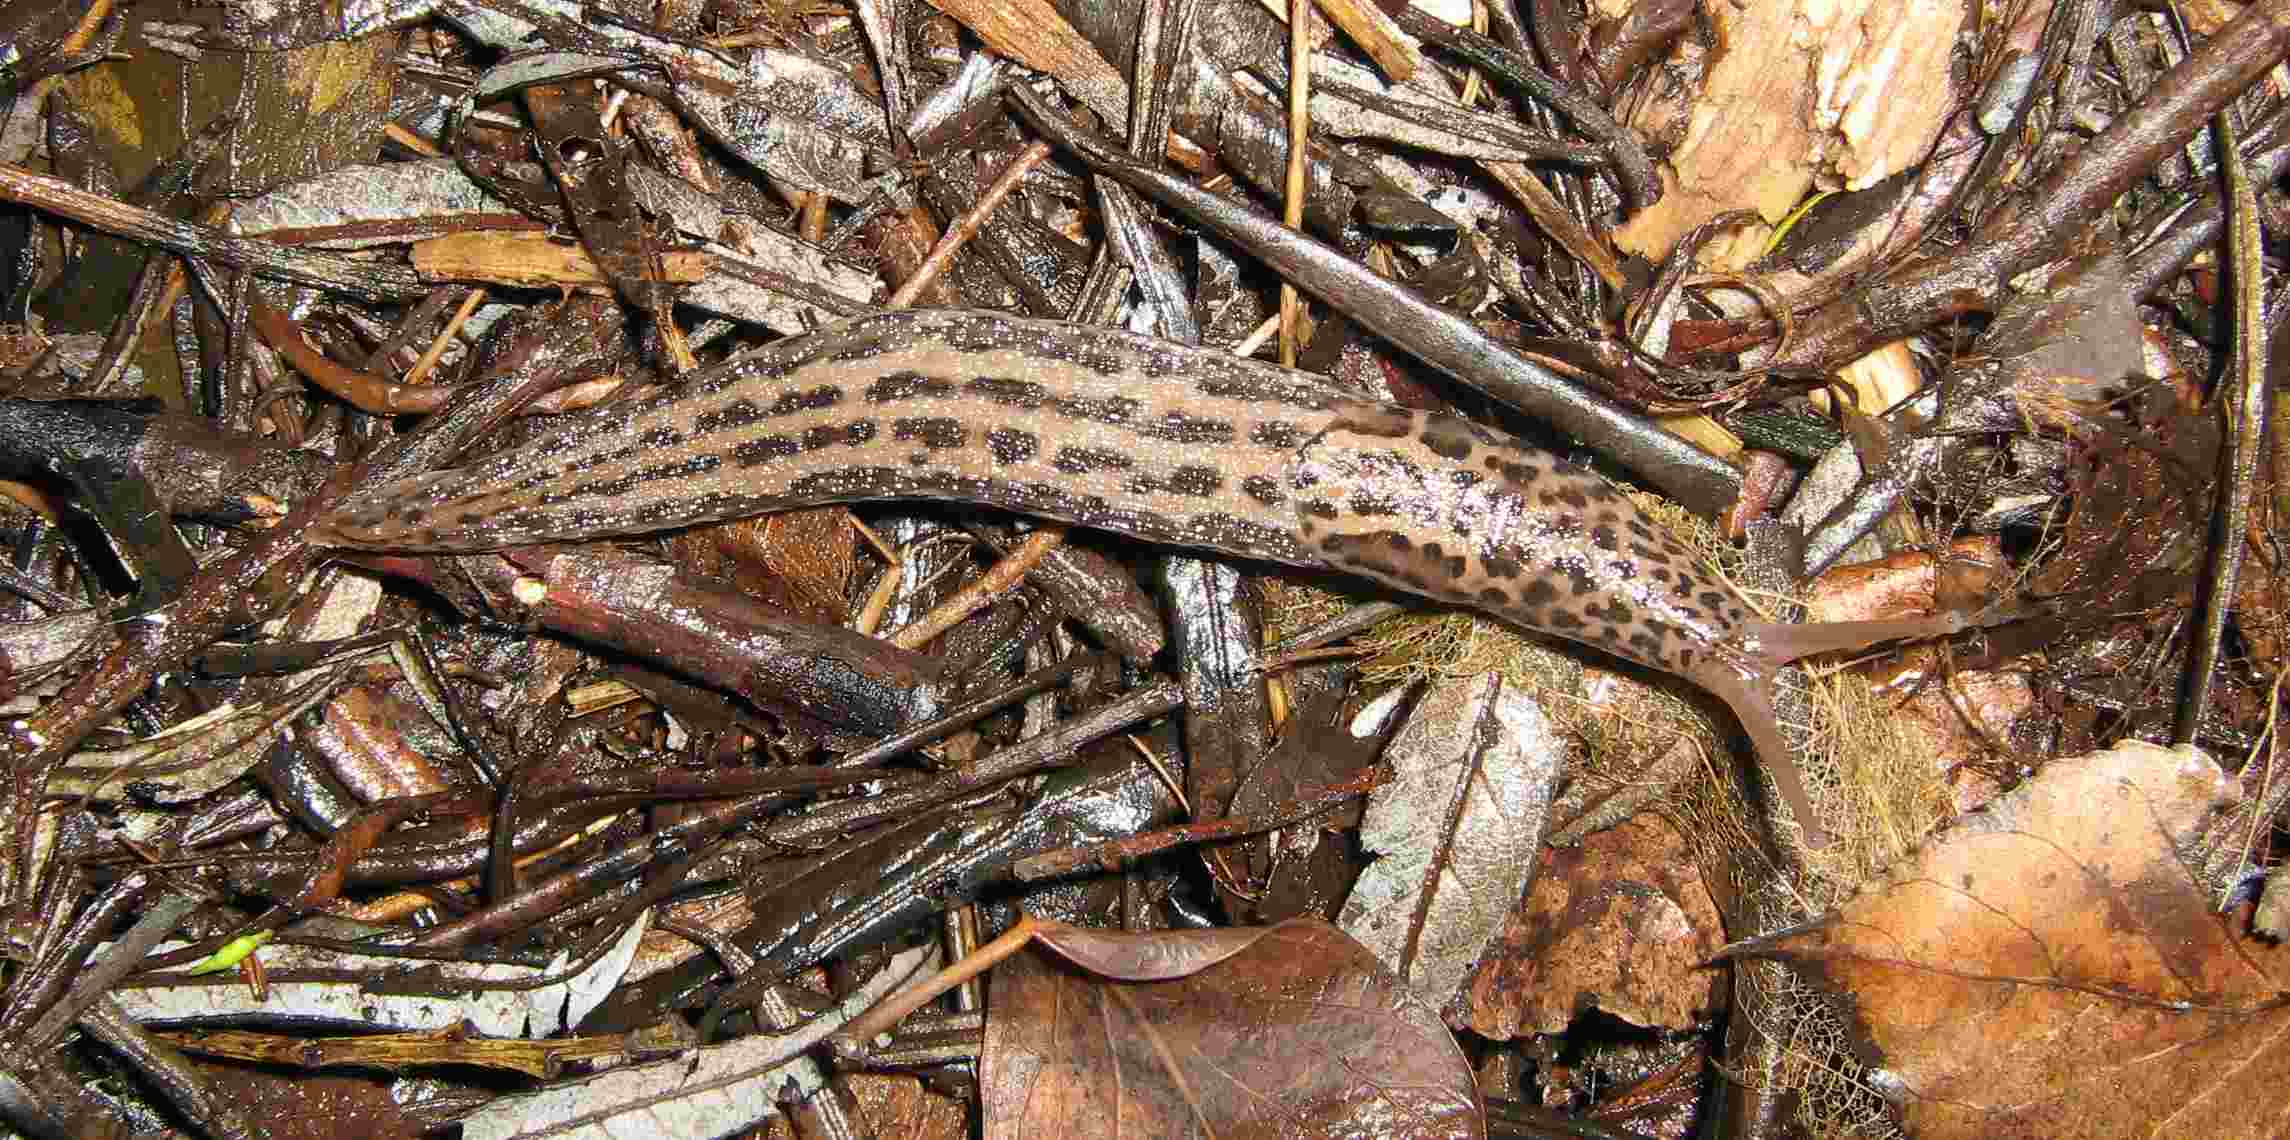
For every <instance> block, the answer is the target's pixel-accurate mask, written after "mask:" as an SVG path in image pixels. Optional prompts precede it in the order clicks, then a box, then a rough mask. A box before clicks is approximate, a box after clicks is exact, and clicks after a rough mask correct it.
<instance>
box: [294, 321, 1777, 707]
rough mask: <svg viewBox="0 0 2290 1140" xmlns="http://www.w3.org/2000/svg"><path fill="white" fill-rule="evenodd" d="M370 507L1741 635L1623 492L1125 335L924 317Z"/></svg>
mask: <svg viewBox="0 0 2290 1140" xmlns="http://www.w3.org/2000/svg"><path fill="white" fill-rule="evenodd" d="M568 421H569V422H567V423H565V424H564V425H562V426H561V427H558V428H556V429H555V430H553V431H552V432H550V433H548V434H546V435H544V436H543V437H542V438H540V439H536V440H534V441H532V442H530V443H528V444H526V445H525V446H522V447H519V448H517V449H515V450H513V451H510V452H507V453H503V454H500V455H496V456H493V457H491V458H487V459H483V460H480V461H478V462H476V463H474V464H472V465H470V466H468V467H463V468H459V469H455V470H448V471H439V472H433V473H430V474H428V475H423V476H419V477H416V478H413V479H408V480H403V481H400V482H397V483H393V484H390V485H388V486H384V487H379V488H375V489H372V490H369V491H366V492H364V493H361V494H358V495H355V496H353V497H352V498H351V499H350V500H349V501H348V502H346V503H345V504H344V505H343V506H342V507H340V508H339V509H338V510H337V511H336V512H335V513H334V514H333V515H332V516H331V517H329V518H328V519H326V520H325V521H324V522H323V523H322V528H323V529H324V530H325V531H327V532H328V533H327V536H326V537H327V538H328V539H329V540H330V541H333V542H336V543H339V544H343V545H353V546H361V547H372V548H387V549H396V550H439V551H445V550H459V551H467V550H482V549H496V548H500V547H505V546H516V545H523V544H528V543H536V542H550V541H564V540H571V539H585V538H595V537H598V536H601V535H607V534H629V533H636V532H641V531H650V530H660V529H663V528H667V527H676V526H684V525H687V524H691V523H698V522H705V521H709V520H715V519H726V518H736V517H739V516H742V515H750V514H757V513H760V512H764V511H774V510H783V509H786V508H789V507H798V506H810V505H815V504H819V503H830V502H849V501H854V500H866V499H944V500H954V501H960V502H969V503H982V504H987V505H991V506H996V507H1002V508H1006V509H1009V510H1013V511H1021V512H1024V513H1027V514H1034V515H1041V516H1044V517H1048V518H1056V519H1063V520H1065V521H1067V522H1073V523H1078V524H1081V525H1083V526H1089V527H1096V528H1100V529H1104V530H1110V531H1117V532H1120V533H1122V534H1128V535H1134V536H1136V537H1138V538H1142V539H1147V540H1150V541H1153V542H1158V543H1167V544H1170V545H1175V546H1189V547H1198V548H1203V549H1208V550H1216V551H1222V552H1224V553H1227V554H1235V555H1240V556H1243V557H1248V558H1261V559H1269V560H1271V561H1275V562H1285V563H1290V564H1294V565H1302V566H1325V567H1330V568H1334V569H1337V570H1344V571H1349V572H1352V573H1357V574H1362V575H1365V576H1367V577H1370V578H1374V579H1376V580H1377V581H1380V582H1384V583H1387V584H1389V585H1391V586H1393V587H1395V588H1398V589H1401V590H1405V591H1407V592H1409V593H1413V594H1419V595H1422V596H1424V597H1429V598H1435V599H1438V600H1440V601H1444V602H1454V603H1457V604H1460V605H1466V606H1471V607H1474V608H1477V609H1481V610H1485V611H1487V612H1489V613H1492V614H1495V615H1497V616H1500V617H1503V618H1506V619H1509V620H1511V621H1513V622H1516V623H1518V624H1520V625H1522V626H1526V627H1528V628H1530V629H1537V630H1543V631H1546V632H1549V633H1554V634H1558V635H1560V636H1562V637H1568V638H1572V639H1574V640H1577V641H1581V642H1585V643H1588V644H1591V645H1594V646H1597V647H1598V648H1600V649H1604V650H1606V651H1608V652H1611V653H1615V654H1617V655H1620V656H1622V657H1626V658H1629V659H1631V660H1633V661H1638V662H1641V663H1643V664H1647V665H1651V666H1654V667H1656V668H1661V669H1666V670H1669V671H1672V672H1683V671H1685V670H1686V669H1688V668H1690V667H1691V666H1692V664H1693V661H1694V655H1695V653H1696V651H1697V649H1701V648H1702V647H1704V646H1706V645H1708V644H1710V643H1712V642H1714V641H1717V640H1719V639H1722V638H1723V637H1724V636H1725V635H1726V634H1727V633H1728V632H1729V631H1730V630H1731V629H1732V628H1733V626H1734V625H1735V624H1736V623H1738V622H1739V621H1741V620H1742V619H1743V617H1744V616H1745V615H1744V612H1743V610H1742V608H1741V605H1740V603H1739V602H1738V601H1736V600H1735V599H1734V598H1733V597H1732V595H1731V594H1730V593H1729V592H1728V591H1727V590H1726V589H1725V588H1724V587H1722V586H1720V585H1718V584H1717V583H1715V582H1714V581H1712V580H1710V579H1709V578H1708V577H1706V576H1705V575H1703V574H1702V573H1701V572H1700V571H1699V570H1698V569H1696V567H1695V565H1694V561H1693V559H1692V557H1691V556H1690V555H1689V554H1688V552H1687V551H1686V550H1685V548H1684V547H1683V546H1681V545H1680V544H1679V543H1678V542H1677V540H1676V539H1674V538H1671V537H1669V536H1668V535H1667V534H1665V533H1663V532H1662V531H1661V530H1659V529H1658V528H1656V527H1655V526H1654V525H1653V523H1651V522H1650V521H1649V520H1648V519H1647V518H1646V517H1645V516H1644V515H1643V514H1642V513H1641V512H1640V511H1639V510H1638V509H1637V508H1636V507H1635V506H1634V505H1633V504H1631V502H1630V501H1629V500H1628V499H1626V498H1624V497H1623V496H1622V495H1621V494H1619V493H1618V492H1616V491H1615V490H1614V489H1613V488H1612V487H1609V486H1608V485H1607V484H1606V483H1604V482H1603V481H1601V480H1599V479H1597V478H1595V477H1593V476H1591V475H1589V474H1588V473H1586V472H1584V471H1582V470H1581V469H1579V468H1576V467H1573V466H1571V465H1569V464H1567V463H1564V462H1562V461H1560V460H1558V459H1556V458H1555V457H1553V456H1551V455H1550V454H1548V453H1546V452H1543V451H1540V450H1537V449H1535V448H1531V447H1528V446H1526V445H1525V444H1522V443H1520V442H1518V441H1516V440H1513V439H1510V438H1508V437H1506V436H1503V435H1501V434H1499V433H1497V432H1494V431H1490V430H1488V429H1486V428H1483V427H1480V426H1478V425H1476V424H1473V423H1470V422H1468V421H1466V420H1462V419H1458V418H1456V417H1454V416H1448V415H1440V414H1436V413H1427V412H1416V411H1409V410H1406V409H1403V408H1399V407H1394V406H1391V405H1385V404H1378V403H1372V402H1368V401H1364V400H1357V399H1351V398H1347V397H1344V396H1341V395H1338V394H1336V393H1334V392H1332V391H1331V390H1330V389H1329V388H1328V387H1327V386H1326V385H1325V384H1323V383H1321V382H1320V381H1318V380H1316V379H1315V378H1313V377H1311V376H1309V375H1307V374H1305V373H1300V372H1293V371H1290V370H1288V369H1284V368H1279V367H1276V366H1273V365H1269V364H1263V363H1259V362H1256V361H1252V360H1244V359H1240V358H1237V357H1233V356H1231V355H1229V354H1220V353H1215V352H1208V351H1202V350H1195V349H1187V348H1184V347H1182V346H1179V345H1174V344H1170V343H1168V342H1164V341H1157V340H1153V339H1150V338H1146V337H1140V336H1134V335H1131V334H1127V333H1121V332H1115V331H1111V330H1106V329H1096V328H1085V327H1081V326H1075V325H1071V324H1065V323H1060V322H1055V321H1038V320H1027V319H1021V318H1014V317H1008V316H1003V315H1000V314H986V313H966V312H946V311H922V312H907V313H895V314H890V315H887V316H881V317H875V318H870V319H865V320H860V321H855V322H852V323H849V324H846V325H843V326H839V327H838V328H835V329H832V330H829V331H826V332H822V333H818V334H814V335H812V336H808V337H803V338H798V339H796V340H792V341H783V342H780V343H779V344H777V345H774V346H772V347H771V348H769V349H766V350H764V351H763V352H762V353H760V354H756V355H751V356H748V357H745V358H743V359H740V360H737V361H732V362H729V363H726V364H723V365H720V366H718V367H716V368H713V369H709V370H707V371H705V372H702V373H699V374H697V375H696V376H695V377H694V378H693V379H692V381H691V382H690V383H689V384H688V385H686V386H685V387H683V388H681V389H679V390H677V391H676V392H674V393H671V394H668V395H663V396H658V397H654V398H652V399H650V400H647V401H644V402H641V403H638V404H634V405H627V404H623V405H619V406H615V407H611V408H607V409H603V410H600V411H598V412H595V413H591V414H587V415H582V416H575V417H568Z"/></svg>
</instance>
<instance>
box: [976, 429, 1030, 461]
mask: <svg viewBox="0 0 2290 1140" xmlns="http://www.w3.org/2000/svg"><path fill="white" fill-rule="evenodd" d="M1041 448H1042V441H1041V440H1039V439H1037V438H1035V436H1034V433H1032V432H1030V431H1019V430H1018V429H1016V428H995V429H994V430H992V431H989V432H987V433H986V450H988V451H990V452H992V453H993V455H994V461H995V462H996V463H1024V462H1025V461H1026V460H1029V459H1032V458H1033V457H1034V454H1035V453H1036V452H1038V451H1040V450H1041Z"/></svg>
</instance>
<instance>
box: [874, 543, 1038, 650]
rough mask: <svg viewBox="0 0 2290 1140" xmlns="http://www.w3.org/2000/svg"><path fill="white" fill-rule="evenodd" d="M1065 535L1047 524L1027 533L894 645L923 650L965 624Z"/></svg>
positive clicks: (897, 636) (1017, 581)
mask: <svg viewBox="0 0 2290 1140" xmlns="http://www.w3.org/2000/svg"><path fill="white" fill-rule="evenodd" d="M1065 534H1066V528H1065V527H1063V526H1044V527H1043V528H1041V529H1040V530H1037V531H1035V532H1034V533H1032V534H1029V535H1027V536H1026V541H1024V542H1021V543H1019V544H1018V545H1017V546H1015V547H1012V548H1011V549H1010V552H1009V553H1008V554H1006V555H1003V556H1002V560H1001V561H999V562H996V563H995V564H994V565H992V566H990V567H988V568H987V569H986V572H985V573H984V574H980V575H979V576H978V577H977V579H976V580H975V581H973V582H971V583H970V584H969V585H967V586H964V587H962V588H961V589H960V590H957V591H955V593H954V596H953V597H950V598H948V599H946V600H945V601H943V602H940V603H939V604H938V605H937V606H935V607H933V608H932V609H931V611H930V612H929V613H927V614H924V615H922V616H921V617H919V618H917V619H915V620H914V622H913V623H912V624H910V625H908V626H907V627H906V628H904V629H902V630H899V631H898V632H897V633H894V634H892V635H891V644H892V645H896V646H898V647H899V648H901V649H920V648H922V647H923V646H925V645H928V644H930V639H931V638H934V637H937V636H938V635H939V634H942V633H945V632H946V631H947V630H950V629H953V628H954V627H955V626H956V625H959V624H961V622H962V619H964V618H966V617H969V616H970V615H971V614H974V613H977V612H978V611H979V610H982V609H985V608H986V607H987V606H990V605H993V604H994V602H995V601H996V600H997V599H999V598H1000V597H1001V596H1002V595H1004V594H1007V593H1009V592H1010V591H1012V590H1015V589H1017V588H1018V585H1019V584H1020V583H1022V582H1024V581H1025V580H1026V575H1027V574H1029V573H1031V572H1032V571H1033V569H1034V567H1036V566H1039V565H1041V564H1042V559H1044V558H1047V557H1049V555H1050V551H1053V550H1056V549H1057V548H1058V547H1060V546H1063V545H1064V544H1065Z"/></svg>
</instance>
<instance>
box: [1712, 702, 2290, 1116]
mask: <svg viewBox="0 0 2290 1140" xmlns="http://www.w3.org/2000/svg"><path fill="white" fill-rule="evenodd" d="M2233 788H2234V784H2233V783H2232V781H2230V780H2229V779H2228V778H2227V776H2226V775H2225V773H2223V772H2222V771H2220V769H2219V767H2218V765H2217V764H2215V763H2213V762H2212V761H2211V760H2210V759H2209V758H2208V757H2206V756H2203V755H2201V754H2200V753H2196V752H2191V751H2173V750H2166V749H2162V748H2158V747H2155V746H2153V745H2150V744H2145V743H2140V742H2136V741H2134V742H2132V743H2128V744H2124V745H2122V746H2120V747H2117V748H2114V749H2110V750H2108V751H2105V752H2099V753H2093V754H2091V755H2087V756H2082V757H2077V758H2074V759H2067V760H2056V761H2053V762H2052V763H2051V764H2049V765H2047V766H2046V767H2045V768H2044V769H2043V771H2042V772H2040V773H2038V774H2037V775H2036V777H2035V778H2034V779H2033V780H2031V781H2029V782H2028V783H2027V784H2025V785H2023V786H2021V787H2020V788H2018V789H2017V790H2015V791H2013V792H2011V793H2010V794H2008V795H2005V796H2003V797H2001V798H1999V799H1998V800H1996V801H1995V802H1994V803H1993V804H1991V805H1990V806H1989V808H1988V809H1987V810H1986V811H1985V812H1982V813H1979V814H1976V815H1973V816H1970V817H1968V818H1967V819H1966V820H1965V821H1964V822H1963V823H1960V824H1958V825H1957V826H1956V827H1954V828H1952V829H1951V830H1950V831H1948V832H1947V833H1945V834H1943V835H1941V836H1939V837H1938V838H1936V839H1935V840H1934V841H1932V842H1931V843H1930V844H1929V845H1928V846H1926V848H1925V849H1924V850H1923V851H1922V852H1920V853H1919V854H1917V855H1916V856H1915V857H1914V858H1912V859H1910V860H1908V861H1906V862H1904V863H1903V864H1901V865H1900V866H1898V867H1896V868H1894V869H1893V871H1892V872H1891V873H1890V874H1889V875H1888V876H1887V878H1886V880H1885V881H1884V882H1882V883H1881V884H1880V885H1877V886H1874V887H1871V888H1870V889H1868V890H1866V891H1864V892H1863V893H1862V894H1861V895H1860V896H1858V897H1857V898H1855V899H1853V900H1852V901H1851V902H1849V903H1847V904H1846V905H1845V906H1844V907H1843V908H1841V909H1839V910H1838V911H1836V912H1834V913H1832V914H1830V915H1829V916H1827V917H1825V918H1823V919H1821V920H1819V921H1816V922H1814V923H1812V924H1809V925H1807V926H1804V927H1800V928H1798V929H1795V930H1792V931H1787V932H1784V933H1782V934H1779V935H1774V936H1770V937H1768V938H1763V939H1759V940H1757V941H1755V942H1753V943H1749V944H1745V945H1743V946H1741V947H1737V948H1736V949H1735V950H1734V951H1733V953H1736V954H1746V955H1756V956H1771V957H1776V958H1779V959H1781V960H1783V961H1786V962H1789V963H1791V964H1793V965H1795V966H1796V967H1798V968H1799V969H1800V970H1801V971H1803V972H1804V973H1806V974H1807V975H1808V976H1810V977H1811V978H1813V979H1814V980H1816V981H1817V982H1819V983H1820V984H1823V985H1825V986H1827V987H1829V988H1831V989H1833V990H1835V991H1837V992H1838V993H1840V994H1842V995H1843V996H1844V998H1845V1000H1846V1001H1848V1002H1849V1003H1850V1004H1851V1007H1852V1010H1851V1012H1852V1021H1853V1022H1854V1024H1856V1025H1857V1026H1859V1027H1860V1028H1861V1029H1862V1031H1863V1032H1864V1033H1865V1037H1864V1038H1863V1040H1862V1041H1860V1042H1859V1045H1860V1047H1861V1050H1862V1052H1863V1053H1864V1054H1865V1059H1866V1060H1867V1061H1868V1063H1869V1064H1870V1066H1871V1079H1872V1080H1873V1081H1874V1082H1875V1083H1876V1084H1877V1085H1878V1086H1879V1088H1880V1089H1883V1090H1885V1091H1886V1092H1887V1093H1888V1095H1890V1096H1891V1097H1892V1098H1893V1099H1894V1100H1895V1102H1896V1103H1897V1105H1898V1107H1899V1112H1900V1115H1901V1118H1902V1123H1903V1124H1904V1125H1905V1126H1906V1127H1907V1128H1908V1130H1909V1132H1910V1133H1911V1134H1913V1135H1915V1136H1918V1137H1921V1138H1948V1137H1988V1138H2004V1137H2039V1136H2040V1137H2048V1138H2059V1137H2094V1138H2103V1137H2128V1136H2204V1137H2244V1136H2247V1137H2259V1136H2280V1135H2282V1134H2283V1132H2284V1130H2285V1129H2290V1108H2285V1106H2284V1101H2283V1099H2282V1096H2281V1091H2280V1090H2281V1089H2282V1088H2283V1086H2284V1083H2285V1081H2290V1049H2285V1048H2283V1041H2284V1038H2285V1036H2286V1035H2290V1000H2285V999H2284V996H2283V995H2284V992H2285V990H2290V948H2285V947H2284V946H2281V945H2277V944H2270V943H2266V942H2262V941H2259V940H2257V939H2253V938H2248V937H2244V936H2242V935H2241V933H2240V931H2239V928H2238V926H2237V924H2236V923H2235V922H2234V921H2233V920H2232V919H2230V918H2229V917H2227V916H2222V915H2219V914H2217V913H2215V912H2214V909H2213V905H2212V902H2213V900H2212V898H2211V897H2210V896H2209V895H2208V894H2207V892H2205V891H2204V890H2202V889H2201V887H2199V886H2198V885H2197V884H2196V883H2195V881H2194V880H2193V879H2192V878H2191V876H2190V875H2189V873H2188V871H2187V868H2186V865H2185V863H2183V862H2182V861H2181V859H2180V858H2179V856H2178V854H2177V844H2178V842H2179V841H2180V840H2182V839H2183V838H2184V837H2187V836H2189V835H2191V834H2192V833H2193V832H2194V831H2195V830H2196V829H2197V828H2198V827H2199V825H2200V824H2202V823H2203V821H2204V820H2205V819H2207V818H2208V817H2209V816H2210V815H2211V814H2212V813H2214V812H2215V811H2216V810H2217V809H2218V808H2219V807H2220V806H2221V805H2222V804H2223V803H2224V802H2226V801H2227V799H2228V798H2229V797H2230V796H2231V795H2232V794H2233Z"/></svg>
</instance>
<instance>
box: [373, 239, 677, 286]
mask: <svg viewBox="0 0 2290 1140" xmlns="http://www.w3.org/2000/svg"><path fill="white" fill-rule="evenodd" d="M713 261H714V258H713V257H711V256H710V255H708V254H706V253H702V252H700V251H698V250H688V249H678V250H670V251H668V252H666V253H663V254H661V255H660V277H661V279H662V280H665V281H672V282H677V283H690V282H693V281H698V280H700V279H701V278H703V277H706V276H707V275H708V267H709V265H710V264H711V263H712V262H713ZM413 267H414V269H415V270H416V271H417V272H419V273H420V274H421V275H422V277H423V278H424V279H425V280H429V281H471V282H479V283H483V284H491V285H602V284H604V283H605V276H604V271H603V270H602V269H600V268H598V267H597V264H596V261H595V260H594V259H593V258H591V257H589V255H588V251H587V250H585V249H582V248H581V247H579V246H577V245H567V244H565V243H563V242H560V241H557V240H555V239H552V238H551V237H549V235H547V234H536V233H507V232H502V231H499V230H473V231H470V232H468V233H457V234H448V235H446V236H445V237H438V238H431V239H429V240H428V241H423V242H416V243H414V247H413Z"/></svg>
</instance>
